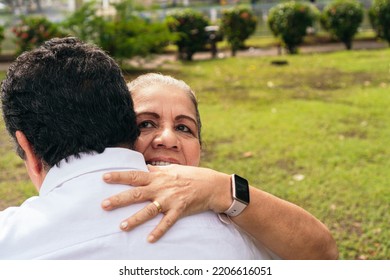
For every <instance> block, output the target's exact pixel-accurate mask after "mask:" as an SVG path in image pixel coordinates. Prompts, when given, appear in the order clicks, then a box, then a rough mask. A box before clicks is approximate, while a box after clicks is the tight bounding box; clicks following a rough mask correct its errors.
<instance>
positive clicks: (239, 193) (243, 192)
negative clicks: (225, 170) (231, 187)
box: [234, 175, 249, 203]
mask: <svg viewBox="0 0 390 280" xmlns="http://www.w3.org/2000/svg"><path fill="white" fill-rule="evenodd" d="M234 182H235V184H236V198H237V199H239V200H241V201H242V202H245V203H249V186H248V181H247V180H246V179H244V178H242V177H240V176H238V175H234Z"/></svg>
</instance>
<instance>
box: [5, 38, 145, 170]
mask: <svg viewBox="0 0 390 280" xmlns="http://www.w3.org/2000/svg"><path fill="white" fill-rule="evenodd" d="M1 100H2V109H3V116H4V120H5V124H6V127H7V130H8V131H9V133H10V134H11V136H12V137H13V138H14V139H16V138H17V135H20V132H22V134H23V135H24V136H25V138H26V139H27V141H28V143H29V144H30V145H31V147H32V150H33V152H34V153H35V155H36V156H37V158H38V159H39V160H40V161H41V162H42V163H43V166H44V168H45V169H47V168H50V167H52V166H54V165H55V164H58V163H59V161H61V160H62V159H65V158H67V157H69V156H72V155H76V156H77V155H79V153H82V152H87V153H88V152H93V151H96V152H98V153H101V152H103V151H104V149H105V148H106V147H117V146H122V147H132V146H133V144H134V141H135V140H136V138H137V136H138V129H137V125H136V120H135V114H134V110H133V103H132V100H131V97H130V94H129V91H128V89H127V86H126V82H125V80H124V78H123V75H122V72H121V70H120V68H119V66H118V65H117V64H116V63H115V61H114V60H113V59H112V58H110V57H109V56H108V55H107V54H106V53H104V52H103V51H102V50H101V49H99V48H98V47H96V46H94V45H91V44H85V43H83V42H81V41H79V40H78V39H76V38H63V39H58V38H57V39H52V40H50V41H48V42H46V43H45V44H44V45H42V46H41V47H39V48H37V49H35V50H33V51H30V52H26V53H23V54H22V55H20V56H19V57H18V58H17V59H16V61H15V62H14V63H13V64H12V65H11V66H10V68H9V70H8V73H7V76H6V78H5V80H4V81H3V83H2V87H1ZM18 131H20V132H18ZM17 140H18V141H19V139H17ZM19 144H20V141H19ZM19 144H17V150H18V154H19V155H20V156H21V157H22V158H23V159H25V151H24V150H25V149H23V147H21V146H20V145H19Z"/></svg>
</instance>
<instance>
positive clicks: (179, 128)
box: [176, 124, 191, 133]
mask: <svg viewBox="0 0 390 280" xmlns="http://www.w3.org/2000/svg"><path fill="white" fill-rule="evenodd" d="M176 129H177V130H180V131H182V132H189V133H191V129H189V128H188V126H186V125H184V124H180V125H178V126H177V127H176Z"/></svg>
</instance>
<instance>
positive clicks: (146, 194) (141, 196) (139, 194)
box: [102, 187, 151, 210]
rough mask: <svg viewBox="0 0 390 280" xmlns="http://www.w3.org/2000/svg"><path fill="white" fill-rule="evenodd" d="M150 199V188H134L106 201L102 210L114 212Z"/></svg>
mask: <svg viewBox="0 0 390 280" xmlns="http://www.w3.org/2000/svg"><path fill="white" fill-rule="evenodd" d="M150 199H151V197H150V190H149V189H148V188H141V187H139V188H132V189H130V190H127V191H124V192H121V193H118V194H116V195H113V196H111V197H109V198H107V199H105V200H104V201H103V202H102V208H103V209H104V210H114V209H116V208H120V207H124V206H128V205H131V204H134V203H139V202H144V201H147V200H150Z"/></svg>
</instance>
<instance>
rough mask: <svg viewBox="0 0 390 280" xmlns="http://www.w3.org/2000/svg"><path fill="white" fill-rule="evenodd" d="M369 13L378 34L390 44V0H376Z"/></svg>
mask: <svg viewBox="0 0 390 280" xmlns="http://www.w3.org/2000/svg"><path fill="white" fill-rule="evenodd" d="M368 15H369V18H370V22H371V25H372V28H373V29H374V30H375V32H376V34H377V36H378V37H379V38H382V39H385V40H386V41H387V42H388V43H389V44H390V0H374V2H373V4H372V6H371V8H370V9H369V11H368Z"/></svg>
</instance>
